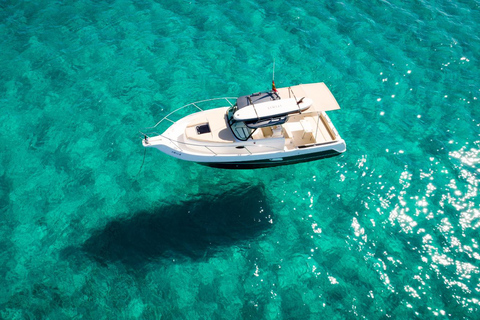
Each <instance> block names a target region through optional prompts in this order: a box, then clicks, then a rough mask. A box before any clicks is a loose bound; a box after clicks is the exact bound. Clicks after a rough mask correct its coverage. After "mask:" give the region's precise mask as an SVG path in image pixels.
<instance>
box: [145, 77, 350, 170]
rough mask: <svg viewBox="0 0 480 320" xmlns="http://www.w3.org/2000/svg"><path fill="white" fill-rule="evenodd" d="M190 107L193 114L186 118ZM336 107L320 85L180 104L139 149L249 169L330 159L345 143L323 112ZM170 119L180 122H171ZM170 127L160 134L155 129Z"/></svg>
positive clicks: (150, 133) (298, 86) (208, 163)
mask: <svg viewBox="0 0 480 320" xmlns="http://www.w3.org/2000/svg"><path fill="white" fill-rule="evenodd" d="M189 108H194V109H195V112H194V113H192V114H188V115H186V116H185V114H186V110H187V109H189ZM337 109H340V106H339V105H338V103H337V101H336V100H335V97H334V96H333V95H332V93H331V92H330V90H329V89H328V88H327V86H326V85H325V84H324V83H323V82H322V83H311V84H300V85H296V86H292V87H286V88H279V89H276V88H275V86H273V88H272V90H271V91H267V92H259V93H254V94H251V95H248V96H241V97H238V98H220V99H211V100H204V101H200V102H194V103H191V104H188V105H186V106H183V107H181V108H179V109H177V110H175V111H173V112H171V113H170V114H168V115H167V116H166V117H164V118H163V119H162V120H160V121H159V122H158V123H157V124H156V125H155V126H154V127H151V128H149V130H148V131H145V132H142V134H143V135H144V139H143V145H144V146H145V147H153V148H156V149H158V150H160V151H162V152H164V153H166V154H168V155H170V156H173V157H175V158H178V159H182V160H186V161H193V162H197V163H199V164H202V165H207V166H210V167H217V168H230V169H253V168H263V167H273V166H279V165H286V164H293V163H299V162H305V161H312V160H318V159H322V158H327V157H332V156H336V155H339V154H341V153H342V152H345V150H346V144H345V141H344V140H343V139H342V138H341V137H340V135H339V133H338V131H337V129H336V128H335V126H334V125H333V123H332V121H330V118H329V117H328V115H327V114H326V111H331V110H337ZM175 116H177V117H180V119H179V120H177V121H174V120H172V119H173V118H174V117H175ZM167 123H170V124H171V125H170V126H169V127H168V128H167V129H166V130H165V131H164V132H163V133H159V132H158V131H159V128H160V127H161V126H162V125H164V124H167Z"/></svg>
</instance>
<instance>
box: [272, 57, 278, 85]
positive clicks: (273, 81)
mask: <svg viewBox="0 0 480 320" xmlns="http://www.w3.org/2000/svg"><path fill="white" fill-rule="evenodd" d="M272 91H273V92H277V88H275V58H274V59H273V74H272Z"/></svg>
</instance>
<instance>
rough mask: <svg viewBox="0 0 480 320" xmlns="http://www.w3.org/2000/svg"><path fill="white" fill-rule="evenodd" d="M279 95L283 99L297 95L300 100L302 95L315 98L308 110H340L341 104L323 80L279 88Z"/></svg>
mask: <svg viewBox="0 0 480 320" xmlns="http://www.w3.org/2000/svg"><path fill="white" fill-rule="evenodd" d="M278 95H279V96H280V98H282V99H289V98H294V97H296V98H297V99H298V100H300V99H301V98H302V97H308V98H310V99H312V100H313V105H312V106H311V107H310V109H309V110H308V112H322V111H331V110H338V109H340V106H339V105H338V103H337V100H335V97H334V96H333V94H332V93H331V92H330V90H329V89H328V87H327V86H326V85H325V83H323V82H317V83H309V84H299V85H298V86H293V87H286V88H280V89H278Z"/></svg>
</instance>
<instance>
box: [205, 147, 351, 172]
mask: <svg viewBox="0 0 480 320" xmlns="http://www.w3.org/2000/svg"><path fill="white" fill-rule="evenodd" d="M341 154H342V153H341V152H337V151H335V150H327V151H323V152H318V153H314V154H302V155H297V156H291V157H284V158H277V159H262V160H252V161H235V162H197V163H198V164H201V165H204V166H207V167H212V168H220V169H260V168H270V167H278V166H284V165H289V164H296V163H301V162H308V161H314V160H320V159H325V158H331V157H335V156H339V155H341Z"/></svg>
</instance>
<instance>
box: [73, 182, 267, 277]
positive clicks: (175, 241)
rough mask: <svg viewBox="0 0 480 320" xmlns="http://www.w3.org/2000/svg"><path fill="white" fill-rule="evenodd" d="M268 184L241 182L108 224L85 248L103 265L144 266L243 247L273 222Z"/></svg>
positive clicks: (203, 257) (203, 256) (85, 250)
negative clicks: (152, 262) (265, 185)
mask: <svg viewBox="0 0 480 320" xmlns="http://www.w3.org/2000/svg"><path fill="white" fill-rule="evenodd" d="M272 218H273V216H272V212H271V209H270V207H269V205H268V203H267V201H266V197H265V190H264V186H263V185H259V186H249V185H247V184H240V185H236V186H235V187H234V188H232V189H230V188H229V190H228V191H227V192H223V193H221V194H217V195H202V196H197V198H195V199H192V200H188V201H185V202H182V203H180V204H175V205H173V204H168V205H162V206H160V207H158V208H156V209H154V210H153V211H151V212H148V211H140V212H138V213H136V214H134V216H133V217H132V218H129V219H126V220H116V221H112V222H109V223H108V224H107V225H106V226H105V228H103V229H101V230H97V231H96V232H94V233H93V234H92V236H91V237H90V238H89V239H87V240H86V241H85V243H84V244H83V245H82V248H81V250H82V251H83V252H84V253H86V254H87V255H88V256H90V257H91V258H93V259H94V260H96V261H97V262H99V263H101V264H108V263H111V262H120V263H122V264H124V265H125V266H126V267H134V268H138V267H142V266H144V265H146V264H148V263H149V262H151V261H154V260H157V259H159V258H168V259H175V260H182V259H185V258H190V259H205V258H209V257H211V256H212V255H213V254H215V253H216V252H217V251H219V250H220V249H221V248H222V247H225V246H230V245H234V244H235V245H242V242H246V241H248V240H249V239H252V238H255V237H259V236H261V235H262V234H264V233H265V232H267V230H268V229H269V228H270V227H271V226H272Z"/></svg>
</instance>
